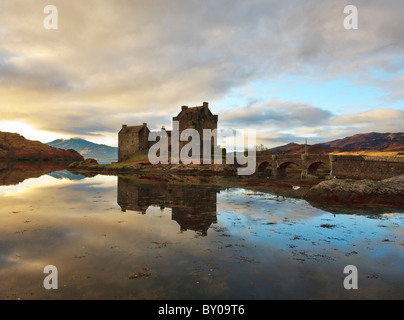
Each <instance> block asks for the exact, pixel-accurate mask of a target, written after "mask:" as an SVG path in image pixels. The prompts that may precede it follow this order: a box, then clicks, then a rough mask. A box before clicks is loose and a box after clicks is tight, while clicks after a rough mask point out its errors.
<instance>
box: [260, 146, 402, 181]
mask: <svg viewBox="0 0 404 320" xmlns="http://www.w3.org/2000/svg"><path fill="white" fill-rule="evenodd" d="M292 165H295V166H296V167H297V168H298V170H299V171H300V176H301V178H302V179H305V178H307V177H308V175H318V171H319V168H325V170H326V172H327V174H326V175H328V176H330V177H331V178H333V177H337V178H342V179H375V180H381V179H387V178H390V177H393V176H397V175H401V174H404V158H403V157H370V156H354V155H352V156H351V155H322V154H301V155H288V154H284V155H273V154H271V153H269V152H266V151H262V152H257V171H258V172H261V173H262V172H265V171H267V173H270V175H271V176H272V177H273V178H283V177H286V169H287V168H288V167H290V166H292Z"/></svg>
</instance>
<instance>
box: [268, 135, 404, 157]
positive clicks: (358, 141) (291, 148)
mask: <svg viewBox="0 0 404 320" xmlns="http://www.w3.org/2000/svg"><path fill="white" fill-rule="evenodd" d="M270 150H271V151H272V152H273V153H285V154H301V153H304V151H305V145H304V144H295V143H289V144H287V145H285V146H280V147H276V148H272V149H270ZM360 151H369V152H371V151H372V152H400V151H403V152H404V133H402V132H398V133H377V132H371V133H361V134H355V135H353V136H350V137H346V138H344V139H338V140H333V141H329V142H324V143H317V144H313V145H307V152H308V153H318V154H322V153H332V152H360Z"/></svg>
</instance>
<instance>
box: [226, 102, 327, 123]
mask: <svg viewBox="0 0 404 320" xmlns="http://www.w3.org/2000/svg"><path fill="white" fill-rule="evenodd" d="M331 116H332V114H331V112H330V111H327V110H323V109H321V108H317V107H313V106H310V105H306V104H301V103H294V102H283V101H277V100H273V101H271V102H269V103H268V104H264V105H251V106H246V107H240V108H237V109H236V110H232V109H230V110H227V111H225V112H224V113H223V115H222V116H221V117H220V119H221V122H223V123H224V124H225V125H230V126H231V125H233V126H239V127H241V128H244V127H250V126H252V125H253V126H256V127H257V128H260V127H263V126H264V127H271V126H272V127H276V128H277V129H278V130H286V129H289V128H290V127H291V126H296V127H300V126H313V125H317V124H320V123H323V122H325V121H328V120H329V119H330V118H331Z"/></svg>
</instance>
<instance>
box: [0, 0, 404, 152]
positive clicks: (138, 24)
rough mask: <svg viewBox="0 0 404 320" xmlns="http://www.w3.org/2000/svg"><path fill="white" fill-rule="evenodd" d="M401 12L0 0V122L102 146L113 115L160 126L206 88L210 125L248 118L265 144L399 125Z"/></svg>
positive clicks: (294, 5)
mask: <svg viewBox="0 0 404 320" xmlns="http://www.w3.org/2000/svg"><path fill="white" fill-rule="evenodd" d="M48 4H52V5H54V6H55V7H56V8H57V29H46V28H45V27H44V20H46V18H47V17H48V16H49V12H48V13H44V8H45V6H46V5H48ZM346 5H354V6H356V8H357V10H358V29H350V30H347V29H346V28H345V27H344V20H345V19H346V18H347V16H348V14H346V13H344V8H345V6H346ZM403 12H404V2H403V1H402V0H384V1H380V0H377V1H376V0H350V1H345V0H321V1H318V0H305V1H303V0H284V1H279V0H276V1H275V0H248V1H246V0H203V1H202V0H130V1H129V0H115V1H107V0H86V1H78V0H70V1H65V0H47V1H42V0H36V1H24V0H1V2H0V131H7V132H18V133H20V134H22V135H24V136H25V137H26V138H27V139H31V140H39V141H42V142H49V141H51V140H54V139H58V138H64V139H67V138H71V137H80V138H83V139H87V140H89V141H93V142H96V143H105V144H108V145H111V146H116V145H117V133H118V131H119V130H120V128H121V127H122V124H127V125H138V124H142V123H144V122H146V123H147V124H148V126H149V128H150V129H152V130H154V129H158V128H160V127H161V126H162V125H164V126H165V127H166V128H170V127H171V121H172V117H173V116H176V115H177V114H178V113H179V112H180V110H181V106H183V105H187V106H190V107H193V106H199V105H202V103H203V102H208V103H209V108H210V110H211V111H212V113H214V114H218V115H219V127H220V128H233V129H238V130H240V129H245V130H246V129H256V130H257V144H263V145H265V146H268V147H275V146H279V145H283V144H286V143H289V142H295V143H304V141H305V139H306V138H307V139H308V143H309V144H310V143H317V142H326V141H331V140H335V139H340V138H344V137H347V136H350V135H353V134H357V133H367V132H403V131H404V129H403V128H404V54H403V52H404V19H403V18H402V13H403ZM47 21H49V20H47ZM52 23H53V21H52Z"/></svg>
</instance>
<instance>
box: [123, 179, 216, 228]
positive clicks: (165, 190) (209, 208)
mask: <svg viewBox="0 0 404 320" xmlns="http://www.w3.org/2000/svg"><path fill="white" fill-rule="evenodd" d="M217 192H219V189H217V188H213V187H204V186H193V185H174V184H147V183H142V182H139V181H134V180H132V179H131V178H130V177H128V178H125V177H118V205H119V206H120V207H121V210H122V211H123V212H126V210H131V211H137V212H140V213H142V214H146V210H147V208H148V207H149V206H159V207H160V208H161V209H164V208H166V207H167V208H171V212H172V213H171V219H172V220H175V221H176V222H177V223H178V224H179V225H180V229H181V231H186V230H194V231H196V232H200V233H201V234H202V235H204V236H206V235H207V231H208V229H209V227H210V225H211V224H212V223H217V217H216V202H217V196H216V195H217Z"/></svg>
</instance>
